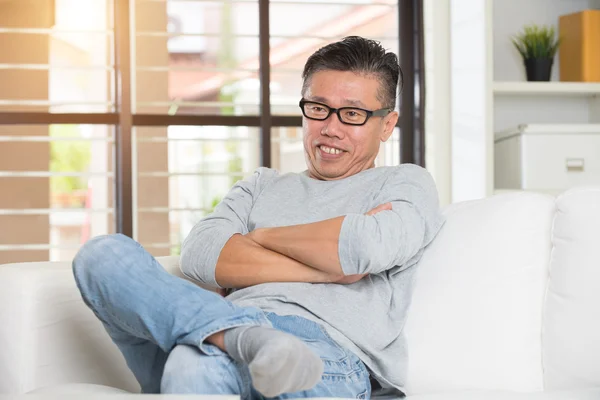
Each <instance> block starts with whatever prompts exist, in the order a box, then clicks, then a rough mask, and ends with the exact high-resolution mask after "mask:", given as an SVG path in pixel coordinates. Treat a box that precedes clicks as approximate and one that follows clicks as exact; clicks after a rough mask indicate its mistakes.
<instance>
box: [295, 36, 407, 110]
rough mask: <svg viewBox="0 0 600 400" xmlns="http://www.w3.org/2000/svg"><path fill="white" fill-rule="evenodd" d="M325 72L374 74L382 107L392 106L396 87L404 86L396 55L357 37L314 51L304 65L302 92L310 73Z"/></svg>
mask: <svg viewBox="0 0 600 400" xmlns="http://www.w3.org/2000/svg"><path fill="white" fill-rule="evenodd" d="M327 70H330V71H351V72H355V73H358V74H367V75H374V76H375V77H376V78H377V79H378V80H379V87H380V90H379V91H378V93H377V97H378V99H379V100H380V101H381V103H382V104H383V106H384V107H385V108H394V107H395V106H396V89H397V88H398V85H400V90H402V86H403V84H404V78H403V74H402V69H401V68H400V65H399V63H398V56H396V54H394V53H392V52H386V50H385V49H384V48H383V46H382V45H381V44H380V43H379V42H378V41H376V40H371V39H365V38H363V37H360V36H348V37H345V38H344V39H342V40H340V41H339V42H334V43H330V44H328V45H326V46H324V47H321V48H320V49H319V50H317V51H316V52H314V53H313V54H312V55H311V56H310V57H309V58H308V60H307V61H306V64H305V65H304V71H303V72H302V81H303V83H302V93H304V92H305V91H306V89H307V87H308V85H309V83H310V78H311V77H312V75H313V74H314V73H316V72H319V71H327Z"/></svg>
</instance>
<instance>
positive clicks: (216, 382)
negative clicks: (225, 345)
mask: <svg viewBox="0 0 600 400" xmlns="http://www.w3.org/2000/svg"><path fill="white" fill-rule="evenodd" d="M240 390H241V377H240V374H239V372H238V366H237V364H236V363H235V362H234V361H233V360H232V359H231V358H229V357H228V356H227V355H225V354H223V355H218V356H207V355H205V354H204V353H202V352H201V351H200V350H198V349H197V348H196V347H192V346H186V345H179V346H175V348H174V349H173V350H172V351H171V353H170V354H169V358H168V359H167V362H166V364H165V368H164V371H163V376H162V380H161V393H166V394H168V393H171V394H214V395H218V394H238V395H239V394H241V393H240Z"/></svg>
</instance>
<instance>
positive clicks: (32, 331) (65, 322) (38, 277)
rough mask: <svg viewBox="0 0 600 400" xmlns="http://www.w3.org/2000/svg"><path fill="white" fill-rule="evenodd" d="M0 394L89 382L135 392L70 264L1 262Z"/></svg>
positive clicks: (126, 371) (133, 383)
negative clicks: (89, 307) (76, 280)
mask: <svg viewBox="0 0 600 400" xmlns="http://www.w3.org/2000/svg"><path fill="white" fill-rule="evenodd" d="M0 346H1V347H2V351H0V393H26V392H29V391H31V390H34V389H38V388H42V387H45V386H52V385H58V384H66V383H94V384H99V385H108V386H112V387H117V388H120V389H123V390H126V391H129V392H139V385H138V384H137V381H136V380H135V378H134V377H133V374H132V373H131V372H130V371H129V369H128V368H127V366H126V364H125V361H124V359H123V356H122V355H121V354H120V352H119V350H118V349H117V347H116V346H115V345H114V344H113V343H112V340H111V339H110V337H109V336H108V334H107V333H106V331H105V330H104V327H103V326H102V324H101V322H100V321H99V320H98V319H97V318H96V316H95V315H94V314H93V313H92V311H91V310H89V309H88V308H87V307H86V306H85V304H84V303H83V301H82V299H81V295H80V294H79V291H78V290H77V287H76V285H75V280H74V278H73V273H72V270H71V265H70V263H61V262H54V263H52V262H45V263H20V264H8V265H0Z"/></svg>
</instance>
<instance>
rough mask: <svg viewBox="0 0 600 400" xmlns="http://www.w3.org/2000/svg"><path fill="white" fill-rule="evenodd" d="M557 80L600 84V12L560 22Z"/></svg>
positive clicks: (568, 17) (575, 16)
mask: <svg viewBox="0 0 600 400" xmlns="http://www.w3.org/2000/svg"><path fill="white" fill-rule="evenodd" d="M558 25H559V26H558V31H559V35H560V37H561V38H562V44H561V45H560V47H559V52H560V53H559V57H560V60H559V62H560V80H561V81H567V82H600V10H585V11H582V12H578V13H575V14H569V15H563V16H561V17H560V18H559V24H558Z"/></svg>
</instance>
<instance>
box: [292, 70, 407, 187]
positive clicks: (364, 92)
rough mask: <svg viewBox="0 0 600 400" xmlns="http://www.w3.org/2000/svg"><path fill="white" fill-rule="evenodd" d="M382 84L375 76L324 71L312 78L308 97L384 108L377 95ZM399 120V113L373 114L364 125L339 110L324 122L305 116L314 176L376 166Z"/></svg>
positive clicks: (335, 105) (337, 176)
mask: <svg viewBox="0 0 600 400" xmlns="http://www.w3.org/2000/svg"><path fill="white" fill-rule="evenodd" d="M379 85H380V84H379V81H378V80H377V78H375V77H374V76H371V75H362V74H355V73H354V72H349V71H320V72H316V73H315V74H313V75H312V77H311V78H310V81H309V85H308V87H307V88H306V91H305V93H304V98H305V99H306V100H308V101H315V102H318V103H323V104H326V105H328V106H329V107H333V108H340V107H358V108H362V109H366V110H371V111H373V110H378V109H381V108H383V104H382V103H381V102H380V101H379V100H378V98H377V93H378V90H379ZM397 120H398V113H397V112H391V113H389V114H388V115H387V116H385V117H376V116H373V117H371V118H369V119H368V120H367V123H366V124H364V125H362V126H353V125H347V124H344V123H342V122H341V121H340V120H339V118H338V116H337V115H336V114H335V113H332V114H331V115H330V116H329V118H327V119H326V120H324V121H316V120H312V119H309V118H306V117H303V119H302V127H303V133H304V153H305V157H306V164H307V167H308V172H309V173H310V175H311V177H313V178H315V179H320V180H335V179H343V178H347V177H349V176H351V175H354V174H357V173H359V172H361V171H364V170H366V169H369V168H372V167H374V162H375V158H376V157H377V154H378V152H379V145H380V143H381V142H385V141H386V140H387V139H388V138H389V137H390V135H391V134H392V131H393V129H394V126H395V125H396V121H397ZM331 149H335V150H331Z"/></svg>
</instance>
